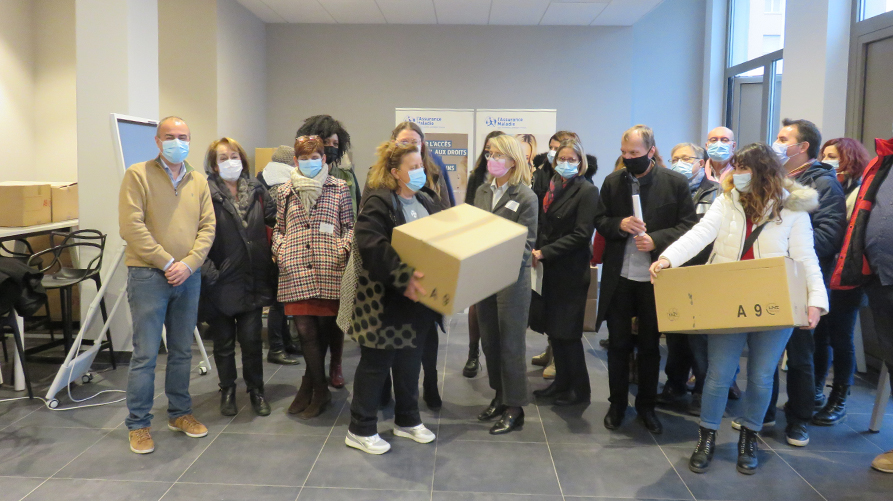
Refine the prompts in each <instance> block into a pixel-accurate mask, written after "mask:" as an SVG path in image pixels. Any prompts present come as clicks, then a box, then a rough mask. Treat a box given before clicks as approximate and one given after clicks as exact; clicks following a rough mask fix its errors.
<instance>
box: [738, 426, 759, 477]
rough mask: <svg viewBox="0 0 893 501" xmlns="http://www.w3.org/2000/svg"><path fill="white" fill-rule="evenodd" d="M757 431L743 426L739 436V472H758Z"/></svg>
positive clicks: (751, 473)
mask: <svg viewBox="0 0 893 501" xmlns="http://www.w3.org/2000/svg"><path fill="white" fill-rule="evenodd" d="M758 465H759V462H758V461H757V432H755V431H753V430H749V429H747V427H745V426H742V427H741V435H740V436H739V437H738V466H737V468H738V473H743V474H745V475H753V474H754V473H756V472H757V466H758Z"/></svg>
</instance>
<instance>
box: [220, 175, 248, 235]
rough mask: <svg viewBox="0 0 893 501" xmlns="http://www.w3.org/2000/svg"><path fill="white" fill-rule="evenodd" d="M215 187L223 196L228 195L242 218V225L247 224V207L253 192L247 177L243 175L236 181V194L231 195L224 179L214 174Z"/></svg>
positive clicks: (245, 225)
mask: <svg viewBox="0 0 893 501" xmlns="http://www.w3.org/2000/svg"><path fill="white" fill-rule="evenodd" d="M215 177H216V182H217V187H218V188H219V189H220V192H221V193H223V194H224V196H226V197H229V199H230V201H231V202H232V203H233V205H235V206H236V210H237V211H238V212H239V216H240V217H241V218H242V226H244V227H247V226H248V208H249V207H251V201H252V200H253V198H252V195H253V194H254V190H253V189H251V186H250V184H249V183H248V179H246V178H245V176H244V175H243V176H242V177H240V178H239V180H238V181H236V196H235V197H233V193H232V192H231V191H229V186H227V185H226V181H224V180H223V178H221V177H220V176H219V175H217V176H215Z"/></svg>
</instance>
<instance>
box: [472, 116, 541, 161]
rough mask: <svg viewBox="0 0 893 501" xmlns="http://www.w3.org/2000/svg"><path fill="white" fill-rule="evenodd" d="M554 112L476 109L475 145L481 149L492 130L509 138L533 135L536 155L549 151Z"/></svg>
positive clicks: (533, 154) (533, 153) (534, 153)
mask: <svg viewBox="0 0 893 501" xmlns="http://www.w3.org/2000/svg"><path fill="white" fill-rule="evenodd" d="M556 123H557V122H556V110H510V109H502V110H500V109H478V110H476V111H475V143H474V144H475V145H478V146H479V147H483V145H484V139H485V138H486V137H487V134H489V133H490V132H493V131H494V130H498V131H502V132H504V133H506V134H508V135H510V136H517V135H518V134H533V136H534V138H535V139H536V149H535V151H533V152H532V153H531V158H533V157H534V156H536V155H537V154H538V153H543V152H546V151H549V138H550V137H552V134H555V131H556Z"/></svg>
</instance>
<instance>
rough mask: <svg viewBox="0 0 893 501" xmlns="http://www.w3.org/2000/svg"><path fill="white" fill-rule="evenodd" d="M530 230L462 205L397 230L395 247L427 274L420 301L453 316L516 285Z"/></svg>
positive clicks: (422, 283)
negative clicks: (423, 295)
mask: <svg viewBox="0 0 893 501" xmlns="http://www.w3.org/2000/svg"><path fill="white" fill-rule="evenodd" d="M526 240H527V228H525V227H524V226H521V225H520V224H517V223H513V222H511V221H509V220H507V219H504V218H501V217H499V216H494V215H493V214H491V213H489V212H487V211H485V210H481V209H478V208H476V207H473V206H471V205H468V204H462V205H460V206H458V207H453V208H452V209H448V210H445V211H442V212H438V213H436V214H432V215H430V216H428V217H424V218H422V219H419V220H417V221H413V222H411V223H407V224H404V225H402V226H398V227H397V228H396V229H394V235H393V238H392V241H391V245H393V246H394V249H395V250H396V251H397V254H399V255H400V259H401V260H403V262H405V263H407V264H409V265H410V266H412V267H414V268H415V269H416V270H417V271H420V272H422V273H424V275H425V277H424V278H423V279H422V280H421V285H422V288H424V289H425V292H426V293H427V295H426V296H425V297H423V298H421V299H420V300H419V301H420V302H421V303H422V304H424V305H425V306H427V307H429V308H431V309H432V310H434V311H437V312H440V313H443V314H444V315H451V314H453V313H456V312H460V311H462V310H464V309H465V308H467V307H469V306H471V305H472V304H474V303H476V302H478V301H480V300H481V299H484V298H486V297H487V296H490V295H491V294H494V293H496V292H499V291H501V290H502V289H504V288H506V287H508V286H509V285H511V284H513V283H515V282H516V281H517V280H518V272H519V271H520V266H521V257H522V256H523V255H524V244H525V242H526Z"/></svg>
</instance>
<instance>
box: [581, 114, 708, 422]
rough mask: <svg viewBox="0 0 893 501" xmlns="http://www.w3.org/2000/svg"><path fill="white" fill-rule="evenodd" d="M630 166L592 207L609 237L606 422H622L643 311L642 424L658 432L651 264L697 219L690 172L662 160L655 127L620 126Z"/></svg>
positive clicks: (612, 178)
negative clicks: (637, 205)
mask: <svg viewBox="0 0 893 501" xmlns="http://www.w3.org/2000/svg"><path fill="white" fill-rule="evenodd" d="M620 149H621V152H622V154H623V163H624V166H625V168H624V169H620V170H618V171H614V172H612V173H611V174H609V175H608V177H607V178H605V182H604V184H603V185H602V192H601V193H602V196H601V197H600V198H599V201H598V206H597V209H596V215H595V226H596V229H597V231H598V232H599V233H600V234H602V235H603V236H604V237H605V253H604V258H603V263H604V264H603V268H602V283H601V291H600V292H601V293H600V294H599V304H598V318H597V320H596V330H597V329H598V328H599V326H601V323H602V322H603V321H607V322H608V341H609V345H608V379H609V385H610V390H611V396H610V398H609V400H610V402H611V408H610V410H608V414H607V415H606V416H605V427H606V428H608V429H609V430H613V429H616V428H617V427H619V426H620V424H621V423H622V422H623V418H624V415H625V413H626V407H627V402H628V399H629V366H628V360H629V355H630V353H631V352H632V349H633V337H632V336H633V334H632V319H633V317H636V318H638V323H639V331H638V337H637V339H636V341H635V344H636V346H637V347H638V350H639V356H638V359H639V391H638V394H637V396H636V410H637V412H638V414H639V418H640V419H641V420H642V421H643V422H644V424H645V427H646V428H648V430H649V431H651V432H652V433H661V432H662V431H663V426H662V425H661V423H660V421H659V420H658V419H657V415H656V414H655V413H654V405H655V399H656V396H657V382H658V376H659V374H660V332H659V331H658V329H657V312H656V310H655V304H654V286H653V285H651V279H650V275H649V273H648V267H649V266H651V263H652V262H653V261H655V260H656V259H657V258H658V257H660V253H661V252H663V251H664V250H665V249H666V248H667V247H668V246H669V245H670V244H671V243H673V242H674V241H675V240H676V239H678V238H679V237H680V236H682V234H683V233H685V232H686V231H688V230H689V229H690V228H691V227H692V226H693V225H694V224H695V220H696V218H695V209H694V204H693V203H692V199H691V193H690V191H689V188H688V179H686V178H685V176H683V175H681V174H678V173H676V172H673V171H671V170H670V169H667V168H664V167H665V166H664V163H663V160H662V159H661V157H660V155H659V154H658V152H657V147H656V146H655V143H654V132H653V131H652V130H651V128H649V127H647V126H645V125H636V126H635V127H633V128H631V129H629V130H627V131H626V132H625V133H624V134H623V139H622V141H621V147H620ZM634 190H637V191H638V192H639V193H640V198H641V205H642V215H643V219H644V220H643V219H639V218H637V217H635V216H634V215H633V214H634V210H633V199H632V195H633V192H634Z"/></svg>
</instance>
